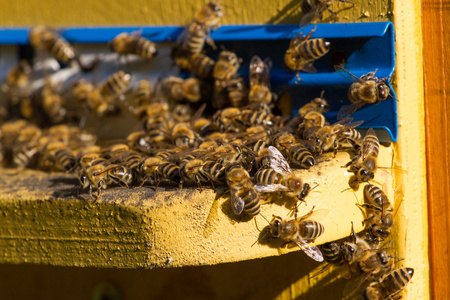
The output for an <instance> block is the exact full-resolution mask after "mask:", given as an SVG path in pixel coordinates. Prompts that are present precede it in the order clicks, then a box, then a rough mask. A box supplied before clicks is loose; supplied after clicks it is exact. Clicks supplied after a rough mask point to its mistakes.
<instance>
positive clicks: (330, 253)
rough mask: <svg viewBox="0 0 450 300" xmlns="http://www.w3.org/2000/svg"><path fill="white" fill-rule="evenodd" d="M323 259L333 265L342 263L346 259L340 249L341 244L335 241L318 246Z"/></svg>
mask: <svg viewBox="0 0 450 300" xmlns="http://www.w3.org/2000/svg"><path fill="white" fill-rule="evenodd" d="M319 248H320V250H321V251H322V255H323V259H324V260H325V261H326V262H327V263H329V264H331V265H335V266H339V265H343V264H344V263H345V262H346V261H345V259H344V255H343V253H342V251H341V246H340V245H339V244H338V243H336V242H329V243H325V244H322V245H320V246H319Z"/></svg>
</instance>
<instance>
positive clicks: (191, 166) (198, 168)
mask: <svg viewBox="0 0 450 300" xmlns="http://www.w3.org/2000/svg"><path fill="white" fill-rule="evenodd" d="M204 164H205V161H204V160H203V159H199V158H196V157H195V156H192V157H188V158H186V159H184V160H183V163H182V164H181V166H180V175H181V177H182V178H183V179H184V180H186V181H190V182H195V183H197V185H198V187H199V190H200V192H201V191H202V190H203V188H202V183H201V182H202V181H203V182H208V181H209V178H208V177H206V176H204V173H203V172H202V168H203V165H204Z"/></svg>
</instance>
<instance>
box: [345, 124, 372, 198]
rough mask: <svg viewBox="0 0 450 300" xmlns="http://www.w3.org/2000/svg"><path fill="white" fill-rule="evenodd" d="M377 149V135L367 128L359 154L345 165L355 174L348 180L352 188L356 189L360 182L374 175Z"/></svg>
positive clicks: (366, 180)
mask: <svg viewBox="0 0 450 300" xmlns="http://www.w3.org/2000/svg"><path fill="white" fill-rule="evenodd" d="M379 149H380V142H379V141H378V138H377V135H376V133H375V131H374V130H373V129H372V128H369V130H368V131H367V133H366V135H365V136H364V139H363V142H362V146H361V150H360V154H359V155H357V156H355V157H354V158H353V159H352V160H351V161H350V162H349V163H348V164H347V165H346V167H349V171H350V172H353V173H354V174H355V175H354V176H352V178H350V181H349V184H350V187H351V188H352V189H354V190H356V189H358V187H359V183H360V182H368V181H369V180H372V179H373V178H374V177H375V172H376V170H377V168H378V166H377V159H378V152H379Z"/></svg>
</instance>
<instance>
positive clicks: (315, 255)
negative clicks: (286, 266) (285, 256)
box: [294, 237, 323, 262]
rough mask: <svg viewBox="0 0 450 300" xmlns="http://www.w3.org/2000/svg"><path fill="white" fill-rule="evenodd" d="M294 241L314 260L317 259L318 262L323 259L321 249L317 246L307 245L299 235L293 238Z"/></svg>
mask: <svg viewBox="0 0 450 300" xmlns="http://www.w3.org/2000/svg"><path fill="white" fill-rule="evenodd" d="M294 242H295V243H296V244H297V246H299V247H300V249H302V251H303V252H305V253H306V255H308V256H309V257H311V258H312V259H314V260H315V261H318V262H322V261H323V255H322V251H320V249H319V247H317V246H311V245H309V244H308V243H307V242H305V241H304V240H302V239H301V238H300V237H297V238H295V239H294Z"/></svg>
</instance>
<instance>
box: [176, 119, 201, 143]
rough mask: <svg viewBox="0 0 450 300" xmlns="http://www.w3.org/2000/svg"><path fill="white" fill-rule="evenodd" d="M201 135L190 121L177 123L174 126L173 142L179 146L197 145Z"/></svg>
mask: <svg viewBox="0 0 450 300" xmlns="http://www.w3.org/2000/svg"><path fill="white" fill-rule="evenodd" d="M198 140H199V136H198V134H197V133H196V132H195V131H193V130H192V129H191V128H190V126H189V124H188V123H177V124H175V126H173V128H172V143H173V144H174V145H175V146H177V147H190V148H193V147H197V146H198Z"/></svg>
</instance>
